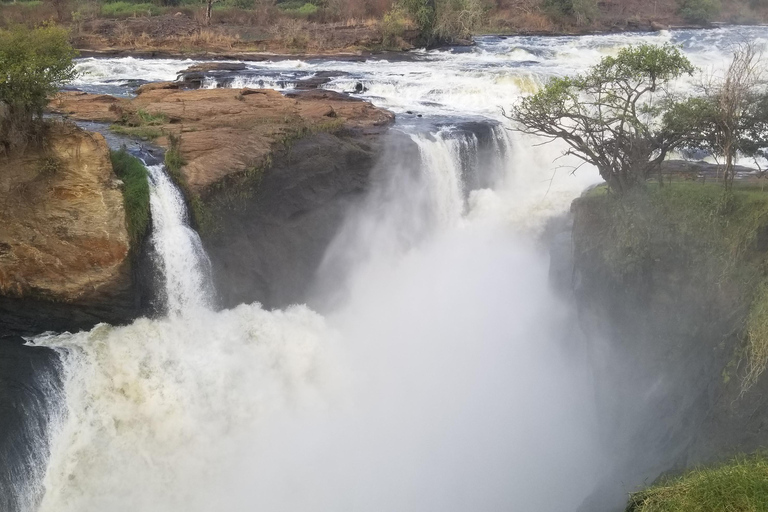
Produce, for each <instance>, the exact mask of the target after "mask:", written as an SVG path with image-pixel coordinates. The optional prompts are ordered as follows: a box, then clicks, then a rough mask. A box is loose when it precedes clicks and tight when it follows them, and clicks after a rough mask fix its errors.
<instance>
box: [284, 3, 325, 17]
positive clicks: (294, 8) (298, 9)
mask: <svg viewBox="0 0 768 512" xmlns="http://www.w3.org/2000/svg"><path fill="white" fill-rule="evenodd" d="M280 9H281V10H282V11H283V12H284V13H286V14H290V15H292V16H295V17H298V18H308V17H310V16H312V15H313V14H316V13H317V11H319V10H320V8H319V7H318V6H317V5H315V4H313V3H310V2H306V3H303V4H302V3H301V2H285V3H282V4H280Z"/></svg>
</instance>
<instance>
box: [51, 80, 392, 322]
mask: <svg viewBox="0 0 768 512" xmlns="http://www.w3.org/2000/svg"><path fill="white" fill-rule="evenodd" d="M52 108H53V109H54V110H56V111H58V112H61V113H63V114H66V115H69V116H70V117H72V118H75V119H82V120H105V119H106V120H110V121H112V122H116V123H122V124H123V125H125V124H134V125H137V126H134V127H129V129H133V128H135V129H139V130H141V129H145V128H149V129H151V130H157V131H159V132H160V133H161V134H162V136H160V137H159V138H158V139H157V142H158V143H159V144H161V145H165V146H166V147H170V146H171V137H170V136H173V139H174V140H176V141H177V142H176V143H175V144H174V151H178V154H179V156H180V157H181V161H182V163H183V165H181V166H180V168H179V169H178V180H179V182H180V183H181V186H182V188H183V189H184V191H185V194H186V196H187V198H188V200H189V202H190V207H191V210H192V212H193V217H194V219H195V220H196V222H197V227H198V228H199V230H200V232H201V236H202V238H203V243H204V245H205V248H206V250H207V252H208V254H209V256H210V259H211V262H212V264H213V275H214V280H215V282H216V288H217V290H218V293H219V295H220V297H219V302H220V305H222V306H224V307H229V306H235V305H237V304H239V303H242V302H253V301H260V302H262V303H263V304H265V305H267V306H269V307H277V306H284V305H287V304H290V303H293V302H302V301H304V300H305V296H304V294H305V292H306V291H307V289H308V288H309V286H310V284H311V281H312V278H313V275H314V272H315V270H316V269H317V266H318V265H319V263H320V261H321V259H322V256H323V254H324V251H325V249H326V247H327V246H328V244H329V243H330V241H331V239H332V238H333V236H334V235H335V233H336V230H337V229H338V226H339V225H340V224H341V222H342V219H343V215H344V213H345V212H346V210H347V208H348V207H349V206H350V205H351V204H352V203H353V202H354V201H356V200H357V199H359V198H360V197H362V195H363V194H364V192H365V191H366V190H367V187H368V183H369V175H370V173H371V171H372V169H373V168H374V166H375V164H376V162H377V160H378V158H379V155H380V154H381V151H382V147H383V134H384V133H385V132H386V129H387V127H388V126H389V125H390V124H392V122H393V121H394V115H393V114H392V113H390V112H388V111H386V110H382V109H379V108H376V107H374V106H373V105H371V104H370V103H368V102H365V101H360V100H357V99H353V98H350V97H348V96H345V95H342V94H338V93H334V92H331V91H323V90H311V91H303V92H296V93H290V94H286V95H283V94H280V93H279V92H276V91H273V90H269V89H225V88H221V89H204V90H191V91H190V90H183V89H181V88H180V87H179V83H178V82H170V83H158V84H148V85H145V86H142V87H141V88H140V89H139V91H138V95H137V97H136V98H134V99H132V100H127V99H116V98H110V97H104V96H98V95H88V94H84V93H78V92H68V93H62V94H60V95H59V96H58V97H57V98H56V100H54V102H53V103H52ZM142 119H143V120H149V119H151V124H150V125H149V126H142V125H141V124H142V122H143V121H142ZM126 120H128V121H127V122H126Z"/></svg>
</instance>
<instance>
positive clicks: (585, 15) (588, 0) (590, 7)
mask: <svg viewBox="0 0 768 512" xmlns="http://www.w3.org/2000/svg"><path fill="white" fill-rule="evenodd" d="M542 7H543V8H544V11H545V12H547V13H548V14H549V15H550V16H551V17H554V18H560V17H573V18H575V19H576V23H577V24H579V25H584V24H586V23H587V22H589V21H592V20H594V19H595V18H596V17H597V15H598V14H599V11H598V8H597V0H544V1H543V2H542Z"/></svg>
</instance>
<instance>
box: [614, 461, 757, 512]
mask: <svg viewBox="0 0 768 512" xmlns="http://www.w3.org/2000/svg"><path fill="white" fill-rule="evenodd" d="M766 510H768V459H766V458H765V456H762V455H755V456H752V457H748V458H744V457H742V458H737V459H735V460H732V461H730V462H728V463H727V464H722V465H719V466H715V467H711V468H701V469H695V470H693V471H690V472H688V473H686V474H684V475H682V476H680V477H677V478H672V479H668V480H665V481H663V482H661V483H659V484H657V485H654V486H652V487H650V488H648V489H645V490H643V491H640V492H637V493H634V494H632V495H631V496H630V500H629V505H628V506H627V509H626V512H764V511H766Z"/></svg>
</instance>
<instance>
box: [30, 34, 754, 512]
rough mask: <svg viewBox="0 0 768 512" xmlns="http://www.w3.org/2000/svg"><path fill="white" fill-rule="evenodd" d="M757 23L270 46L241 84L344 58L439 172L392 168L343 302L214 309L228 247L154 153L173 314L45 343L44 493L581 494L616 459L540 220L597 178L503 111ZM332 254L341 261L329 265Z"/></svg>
mask: <svg viewBox="0 0 768 512" xmlns="http://www.w3.org/2000/svg"><path fill="white" fill-rule="evenodd" d="M745 35H746V36H748V37H751V38H754V39H765V38H768V30H766V29H763V28H731V29H718V30H712V31H680V32H661V33H657V34H635V35H627V34H622V35H611V36H588V37H558V38H543V37H510V38H496V37H486V38H481V39H480V40H479V42H478V45H477V46H476V47H473V48H461V49H453V50H451V49H448V50H436V51H428V52H427V51H419V52H413V53H412V54H410V55H409V56H408V58H405V59H402V60H397V61H386V60H376V59H371V60H368V61H364V62H344V61H333V60H325V61H315V60H313V61H301V60H281V61H275V62H259V63H249V64H248V69H247V70H245V71H243V72H241V73H240V74H239V75H238V76H236V77H234V78H232V77H230V78H231V79H230V80H229V81H228V82H227V83H226V86H230V87H242V86H260V85H261V86H265V87H275V88H281V89H289V88H291V87H292V84H294V83H295V82H296V80H300V79H301V78H305V77H309V76H312V75H313V74H314V73H316V72H317V71H320V70H324V71H335V72H336V74H335V78H333V80H332V81H331V82H330V83H328V84H326V85H325V87H327V88H329V89H333V90H337V91H349V90H353V89H354V88H355V87H356V86H357V84H358V83H360V84H362V85H363V86H364V87H365V91H364V92H363V93H362V94H361V96H363V97H365V98H367V99H369V100H370V101H372V102H374V103H375V104H377V105H380V106H383V107H386V108H389V109H392V110H393V111H395V112H396V113H397V115H398V122H397V125H396V127H395V129H396V130H400V131H402V132H405V134H406V135H407V136H408V137H410V138H411V139H412V141H413V142H414V143H415V144H416V145H417V147H418V150H419V154H420V162H418V166H419V168H420V172H419V173H418V174H417V175H413V174H407V173H402V172H399V166H401V165H404V164H405V163H406V162H402V161H400V159H399V158H398V157H397V155H388V158H389V159H390V160H389V161H391V169H390V172H389V173H388V178H387V179H384V180H381V181H380V182H377V184H376V186H375V187H374V188H373V189H372V190H371V191H370V193H369V197H368V198H367V200H366V201H365V202H364V203H363V204H362V205H360V206H359V207H357V208H355V209H354V210H352V211H350V212H349V215H348V219H347V221H346V222H345V224H344V226H343V228H342V229H341V231H340V232H339V234H338V236H337V238H336V240H335V241H334V243H333V244H332V245H331V247H330V248H329V249H328V253H327V255H326V258H325V262H324V264H323V266H322V267H321V269H320V270H319V273H318V282H319V283H324V285H323V286H318V287H316V288H315V289H316V290H318V291H317V293H318V294H319V297H318V298H317V303H318V304H325V305H326V307H324V308H322V311H323V314H322V315H321V314H319V313H317V312H315V311H313V310H311V309H310V308H308V307H307V306H303V305H297V306H293V307H290V308H288V309H286V310H282V311H265V310H264V309H262V308H261V307H260V306H259V305H258V304H244V305H240V306H238V307H237V308H234V309H231V310H226V311H214V310H213V309H211V307H210V304H211V301H210V294H211V293H212V291H211V289H210V285H209V284H208V280H207V269H208V262H207V258H206V256H205V253H204V251H203V250H202V247H201V245H200V241H199V239H198V237H197V235H196V234H195V233H194V231H192V230H191V229H190V228H189V227H187V226H186V225H185V212H184V205H183V202H182V201H181V198H180V196H179V193H178V191H176V190H175V189H174V187H173V185H172V183H171V182H170V180H168V179H167V178H166V177H165V175H164V174H163V170H162V168H161V167H152V168H151V169H150V171H151V179H152V180H151V181H152V201H151V207H152V215H153V222H154V235H153V242H154V246H155V249H156V252H157V253H158V255H159V260H160V261H159V268H160V270H161V273H162V276H163V279H164V282H165V285H166V286H165V290H166V297H165V299H166V306H167V310H168V314H167V316H166V317H164V318H159V319H155V320H148V319H140V320H137V321H136V322H134V323H133V324H132V325H129V326H125V327H111V326H108V325H100V326H97V327H96V328H94V329H93V330H92V331H90V332H82V333H77V334H59V335H47V336H44V337H40V338H38V339H36V340H34V342H35V343H38V344H44V345H48V346H52V347H55V348H56V349H57V350H59V352H60V354H61V357H62V359H63V362H64V368H65V398H64V404H63V407H62V412H61V414H60V415H59V416H58V417H59V420H58V421H57V422H56V426H55V428H54V429H53V432H52V433H51V435H52V449H51V452H52V453H51V455H50V459H49V460H48V461H47V462H46V464H47V466H46V468H47V469H45V471H43V472H41V473H44V475H45V476H44V480H43V481H42V486H41V487H40V486H33V487H34V489H36V490H35V491H34V492H36V493H37V494H36V496H37V498H36V499H33V500H31V501H32V502H38V505H35V506H34V507H32V508H36V509H38V510H40V511H41V512H97V511H98V512H122V511H125V512H129V511H131V512H135V511H145V512H155V511H156V512H161V511H162V512H196V511H201V512H202V511H213V510H230V511H252V510H268V511H293V512H295V511H301V510H317V511H341V510H349V511H359V510H366V511H382V512H383V511H409V510H413V511H427V510H442V511H459V510H461V511H466V510H474V511H497V510H506V511H509V510H518V511H537V512H549V511H552V512H556V511H569V510H570V511H573V510H576V508H577V507H578V506H579V504H580V503H581V501H582V500H583V499H584V498H585V497H586V496H587V495H588V494H589V493H590V492H591V491H592V489H593V486H594V485H595V483H596V482H597V481H598V480H599V479H600V478H601V476H603V471H604V470H603V469H601V468H605V467H608V466H607V465H606V460H607V459H608V458H610V454H602V453H601V452H600V448H599V446H600V443H599V439H598V434H597V433H598V429H597V418H596V417H595V413H594V404H593V396H594V393H593V391H592V390H591V388H590V382H589V372H588V366H587V361H586V356H585V355H584V354H585V351H584V350H583V347H582V343H583V340H581V339H580V337H579V336H577V334H576V332H577V329H576V328H575V324H574V322H573V311H572V305H571V304H569V303H568V301H567V300H565V299H564V298H561V297H559V296H558V295H557V294H556V293H555V292H554V291H552V289H551V286H550V285H549V282H548V280H549V275H548V272H549V269H548V265H549V262H548V254H547V252H546V251H544V250H542V249H541V247H540V244H538V243H537V237H538V235H539V234H540V233H541V231H542V229H543V227H544V226H545V225H546V223H547V222H548V221H549V220H550V219H552V218H553V217H554V216H556V215H558V214H562V213H564V212H566V211H567V208H568V205H569V203H570V201H571V200H572V199H573V198H574V197H576V196H577V195H578V194H579V193H580V192H581V191H582V190H584V188H585V187H587V186H588V185H590V184H591V183H595V182H597V181H598V177H597V175H596V173H595V172H594V170H591V169H587V168H582V169H580V170H579V172H578V173H577V174H576V175H575V176H574V175H571V174H570V168H569V167H568V164H569V162H568V161H565V160H560V161H558V162H556V163H553V159H554V157H556V156H557V155H558V154H559V151H560V148H558V147H556V146H552V145H549V146H544V147H540V146H537V145H535V143H536V141H534V140H531V139H526V138H522V137H520V136H518V135H515V134H514V133H512V132H510V131H508V130H507V129H506V128H505V125H504V121H505V120H504V118H503V116H502V115H501V107H502V106H505V105H509V104H511V103H512V102H513V101H515V99H516V98H518V97H520V96H521V95H522V94H526V93H529V92H531V91H534V90H536V88H537V87H538V86H539V84H541V83H542V82H543V81H544V80H546V78H547V77H549V76H553V75H559V74H565V73H570V72H575V71H578V70H581V69H584V68H585V67H586V66H588V65H591V64H593V63H595V62H597V61H598V60H599V59H600V58H601V57H602V56H604V55H608V54H613V53H615V52H616V51H617V50H618V48H619V47H620V46H622V45H626V44H629V43H635V42H641V41H648V42H655V43H666V42H670V43H673V44H681V45H682V46H683V48H684V50H685V51H686V52H687V53H688V54H689V55H690V57H691V58H692V60H693V61H694V63H696V64H697V65H699V66H703V67H708V66H718V67H719V66H722V65H724V63H725V60H726V59H727V54H728V45H729V44H730V43H732V42H733V41H735V40H737V39H738V37H741V36H745ZM192 63H193V62H192V61H179V60H142V59H133V58H122V59H106V60H97V59H83V60H81V61H80V62H79V64H78V67H79V68H80V70H81V71H85V72H86V73H85V74H84V75H83V76H82V77H81V78H80V79H79V82H78V83H76V84H75V86H76V87H79V88H82V89H84V90H89V91H98V92H111V93H119V94H126V95H128V94H130V91H131V87H132V86H133V85H135V83H136V81H137V80H169V79H174V78H175V77H176V73H177V72H178V71H180V70H182V69H184V68H186V67H188V66H189V65H191V64H192ZM205 85H206V86H209V87H215V86H216V85H221V84H217V82H216V81H215V80H213V79H210V80H208V81H207V82H206V84H205ZM468 122H480V123H483V124H485V125H487V126H488V129H487V132H488V133H489V134H490V135H488V137H485V138H484V139H482V140H481V138H479V137H478V135H477V132H476V131H472V130H468V129H467V128H466V126H467V124H466V123H468ZM411 164H412V162H411ZM331 269H332V270H333V275H334V276H338V272H339V269H341V271H342V273H343V276H342V278H341V279H336V278H335V277H334V279H325V280H324V279H323V277H324V275H323V274H324V273H331ZM329 283H330V284H329ZM334 288H335V289H334ZM324 295H328V296H330V295H333V296H334V300H332V301H331V300H328V301H323V296H324ZM339 297H340V298H339ZM40 488H42V489H43V491H38V490H39V489H40Z"/></svg>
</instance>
